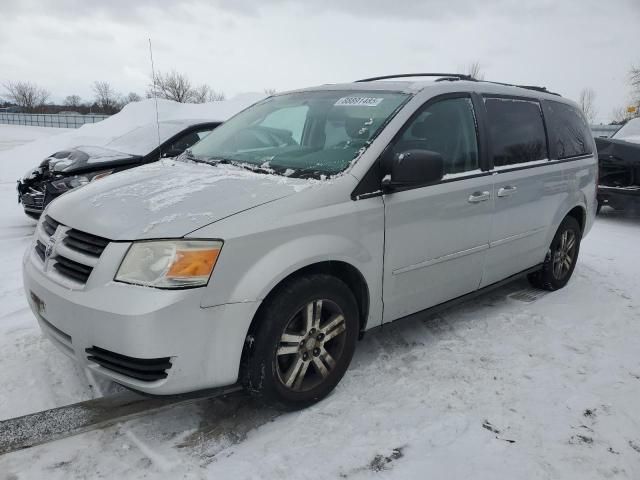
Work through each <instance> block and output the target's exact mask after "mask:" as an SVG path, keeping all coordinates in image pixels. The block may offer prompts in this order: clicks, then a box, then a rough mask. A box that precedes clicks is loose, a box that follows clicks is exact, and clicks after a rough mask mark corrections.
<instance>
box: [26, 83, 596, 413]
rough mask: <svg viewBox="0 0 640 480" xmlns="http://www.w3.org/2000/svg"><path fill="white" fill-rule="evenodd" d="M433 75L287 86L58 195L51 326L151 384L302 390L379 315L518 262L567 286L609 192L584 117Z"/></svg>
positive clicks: (437, 297)
mask: <svg viewBox="0 0 640 480" xmlns="http://www.w3.org/2000/svg"><path fill="white" fill-rule="evenodd" d="M405 76H406V75H400V76H395V77H405ZM419 76H424V77H427V79H426V80H425V79H421V80H419V81H416V79H404V78H403V79H402V81H399V80H398V79H397V78H396V79H395V80H394V78H395V77H378V78H374V79H367V80H363V81H359V82H355V83H349V84H341V85H324V86H321V87H315V88H308V89H303V90H298V91H293V92H288V93H282V94H278V95H274V96H272V97H269V98H267V99H265V100H262V101H260V102H259V103H256V104H255V105H253V106H251V107H249V108H248V109H246V110H244V111H242V112H241V113H239V114H237V115H236V116H235V117H233V118H231V119H230V120H228V121H227V122H226V123H224V124H223V125H222V126H220V127H219V128H217V129H216V130H214V131H213V132H212V133H211V134H210V135H209V136H207V137H206V138H204V139H203V140H201V141H200V142H198V143H197V144H195V145H194V146H193V147H192V148H191V149H190V150H188V151H187V152H185V154H183V155H182V156H181V157H179V158H178V159H175V160H161V161H160V162H156V163H153V164H149V165H146V166H142V167H139V168H136V169H133V170H129V171H126V172H122V173H118V174H114V175H111V176H109V177H107V178H105V179H103V180H100V181H99V182H94V183H90V184H88V185H86V186H84V187H82V188H79V189H77V190H74V191H72V192H70V193H68V194H65V195H63V196H61V197H60V198H58V199H56V200H55V201H54V202H52V203H51V205H50V206H49V207H48V209H47V210H46V211H45V212H44V215H42V217H41V219H40V221H39V223H38V226H37V228H36V232H35V235H34V239H33V244H32V246H31V248H30V249H29V250H28V251H27V252H26V254H25V257H24V286H25V290H26V294H27V298H28V299H29V303H30V306H31V308H32V310H33V312H34V314H35V315H36V317H37V319H38V322H39V324H40V326H41V328H42V330H43V332H44V333H45V334H46V335H47V336H48V337H49V338H50V339H51V341H53V343H55V344H56V345H57V346H58V347H59V348H60V349H61V350H62V351H63V352H64V353H66V354H67V355H69V356H70V357H72V358H73V359H75V360H76V361H77V362H79V363H80V364H82V365H83V366H85V367H87V368H89V369H91V370H92V371H94V372H96V373H98V374H100V375H103V376H106V377H108V378H109V379H111V380H113V381H114V382H117V383H120V384H122V385H124V386H126V387H128V388H131V389H134V390H138V391H141V392H145V393H149V394H159V395H166V394H179V393H185V392H192V391H197V390H203V389H210V388H214V387H221V386H227V385H233V384H241V385H243V386H244V387H245V388H246V389H247V390H248V391H250V392H252V393H253V394H255V395H258V396H260V397H262V398H263V399H264V400H266V401H268V402H270V403H275V404H278V405H281V406H284V407H287V408H300V407H304V406H306V405H309V404H311V403H313V402H316V401H318V400H319V399H321V398H323V397H324V396H326V395H327V394H328V393H329V392H330V391H331V390H332V389H333V388H334V387H335V386H336V384H337V383H338V382H339V381H340V379H341V378H342V376H343V375H344V374H345V371H346V370H347V368H348V365H349V362H350V360H351V358H352V355H353V353H354V349H355V347H356V344H357V340H358V338H360V337H361V336H362V334H363V333H364V332H365V331H366V330H368V329H371V328H374V327H378V326H381V325H384V324H385V323H388V322H392V321H394V320H397V319H399V318H402V317H407V316H409V315H413V314H416V313H418V312H423V311H428V310H429V309H433V308H434V307H438V308H440V307H442V306H443V305H447V304H448V303H449V302H453V301H457V300H459V299H461V298H465V297H466V296H468V295H470V294H474V295H475V294H477V293H478V291H481V290H482V289H488V288H491V287H493V286H495V285H497V284H500V283H502V282H503V281H505V280H508V279H511V278H514V277H517V276H520V275H528V277H529V279H530V281H531V282H532V283H533V284H534V285H535V286H538V287H540V288H544V289H547V290H556V289H559V288H562V287H563V286H564V285H565V284H566V283H567V282H568V280H569V278H570V277H571V275H572V273H573V270H574V268H575V265H576V261H577V257H578V251H579V247H580V241H581V239H582V238H583V237H584V235H585V234H586V233H587V232H588V231H589V229H590V228H591V225H592V223H593V220H594V217H595V210H596V177H597V158H596V153H595V146H594V140H593V138H592V136H591V133H590V130H589V128H588V126H587V123H586V121H585V118H584V116H583V114H582V113H581V112H580V110H579V109H578V107H577V106H576V105H575V104H574V103H573V102H571V101H568V100H566V99H564V98H562V97H560V96H559V95H556V94H552V93H549V92H547V91H546V90H545V89H544V88H539V87H517V86H513V85H505V84H497V83H491V82H484V81H475V80H473V79H470V78H467V77H464V76H462V75H442V74H421V75H419ZM414 77H415V75H414ZM429 77H433V78H429Z"/></svg>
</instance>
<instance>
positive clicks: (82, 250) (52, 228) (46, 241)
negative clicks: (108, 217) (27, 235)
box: [34, 215, 109, 288]
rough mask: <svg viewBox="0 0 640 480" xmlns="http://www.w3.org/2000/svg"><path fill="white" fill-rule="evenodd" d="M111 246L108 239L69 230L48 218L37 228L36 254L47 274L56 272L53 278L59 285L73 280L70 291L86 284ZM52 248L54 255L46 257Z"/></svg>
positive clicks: (51, 253)
mask: <svg viewBox="0 0 640 480" xmlns="http://www.w3.org/2000/svg"><path fill="white" fill-rule="evenodd" d="M56 232H57V234H56ZM54 235H55V237H54ZM52 237H53V238H52ZM108 244H109V240H107V239H106V238H102V237H98V236H97V235H91V234H89V233H85V232H81V231H80V230H76V229H73V228H69V227H67V226H65V225H63V224H61V223H60V222H58V221H56V220H54V219H53V218H51V217H50V216H49V215H47V216H45V218H44V219H43V220H42V223H41V224H40V227H39V228H38V231H37V239H36V243H35V246H34V251H35V254H36V255H37V257H38V258H39V259H40V260H41V261H42V263H43V266H44V269H45V271H46V272H52V273H55V274H54V275H52V276H53V277H54V279H55V277H57V278H58V279H59V280H60V283H65V284H66V282H63V280H71V281H72V282H73V283H71V284H70V288H73V286H75V285H77V286H79V287H81V286H84V285H85V284H86V283H87V280H88V279H89V276H90V275H91V272H92V271H93V268H94V266H95V265H96V264H97V260H98V259H99V258H100V256H101V255H102V252H103V251H104V249H105V248H106V247H107V245H108ZM49 247H51V249H50V250H51V252H50V256H47V254H48V252H47V249H48V248H49ZM61 277H62V278H61Z"/></svg>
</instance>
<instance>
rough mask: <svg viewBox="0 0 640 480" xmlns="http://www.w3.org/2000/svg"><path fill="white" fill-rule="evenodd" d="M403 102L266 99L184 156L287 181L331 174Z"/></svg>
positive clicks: (336, 95)
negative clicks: (259, 171) (246, 167)
mask: <svg viewBox="0 0 640 480" xmlns="http://www.w3.org/2000/svg"><path fill="white" fill-rule="evenodd" d="M408 97H409V96H408V95H406V94H402V93H396V92H381V91H353V90H351V91H335V90H334V91H313V92H302V93H291V94H286V95H280V96H276V97H271V98H268V99H266V100H263V101H262V102H260V103H257V104H256V105H254V106H253V107H251V108H249V109H247V110H245V111H244V112H241V113H240V114H238V115H236V116H235V117H233V118H232V119H230V120H229V121H227V122H226V123H224V124H222V125H221V126H220V127H218V128H217V129H215V130H214V131H213V132H211V134H209V135H208V136H207V137H206V138H205V139H203V140H202V141H200V142H198V143H197V144H196V145H194V146H193V148H192V149H191V151H190V152H189V155H190V156H191V158H193V159H194V160H199V161H207V162H211V163H215V162H231V163H237V164H240V165H245V166H249V167H253V168H255V169H263V170H266V171H269V172H274V173H277V174H280V175H285V176H292V177H302V178H322V177H323V176H330V175H335V174H337V173H339V172H341V171H343V170H344V169H345V168H347V166H349V164H350V163H351V161H352V160H353V159H354V158H356V157H357V156H358V155H359V154H360V153H361V152H362V151H364V149H366V148H367V147H368V146H369V144H370V143H371V141H372V140H373V138H375V136H376V135H377V134H378V132H379V130H381V128H382V127H383V125H384V124H385V122H386V121H387V120H388V119H390V118H391V117H392V116H393V115H394V114H395V112H396V111H397V110H398V109H399V107H400V106H401V105H402V104H403V103H404V102H405V101H406V100H407V99H408Z"/></svg>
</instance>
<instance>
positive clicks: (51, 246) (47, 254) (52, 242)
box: [44, 230, 58, 271]
mask: <svg viewBox="0 0 640 480" xmlns="http://www.w3.org/2000/svg"><path fill="white" fill-rule="evenodd" d="M57 240H58V230H56V231H55V232H54V234H53V235H51V237H50V238H49V241H48V242H47V246H46V247H45V248H44V269H45V271H46V270H48V268H49V260H50V259H51V257H52V255H53V253H54V251H55V249H56V242H57Z"/></svg>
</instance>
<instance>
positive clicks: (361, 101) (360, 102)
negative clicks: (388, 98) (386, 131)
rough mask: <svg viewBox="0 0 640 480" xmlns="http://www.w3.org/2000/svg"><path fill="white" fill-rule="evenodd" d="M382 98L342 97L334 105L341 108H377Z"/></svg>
mask: <svg viewBox="0 0 640 480" xmlns="http://www.w3.org/2000/svg"><path fill="white" fill-rule="evenodd" d="M382 100H384V99H383V98H376V97H342V98H340V99H339V100H338V101H337V102H336V103H335V104H334V105H336V106H343V107H377V106H378V105H380V102H382Z"/></svg>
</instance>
